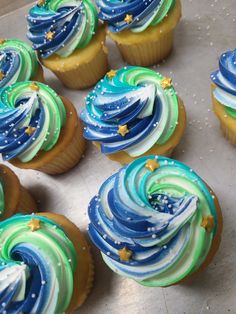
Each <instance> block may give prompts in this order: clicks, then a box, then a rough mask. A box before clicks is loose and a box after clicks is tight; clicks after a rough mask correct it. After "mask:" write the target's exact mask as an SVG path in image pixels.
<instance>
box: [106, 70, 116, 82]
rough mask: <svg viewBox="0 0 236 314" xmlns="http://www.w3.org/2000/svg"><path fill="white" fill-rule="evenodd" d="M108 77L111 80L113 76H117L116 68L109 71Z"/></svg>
mask: <svg viewBox="0 0 236 314" xmlns="http://www.w3.org/2000/svg"><path fill="white" fill-rule="evenodd" d="M107 76H108V78H109V79H110V80H111V79H113V77H115V76H116V71H115V70H111V71H109V72H108V73H107Z"/></svg>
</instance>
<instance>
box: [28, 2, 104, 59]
mask: <svg viewBox="0 0 236 314" xmlns="http://www.w3.org/2000/svg"><path fill="white" fill-rule="evenodd" d="M27 20H28V25H29V28H28V33H27V36H28V38H29V40H30V41H31V42H32V43H33V49H35V50H37V51H38V52H39V54H40V56H41V57H42V58H48V57H49V56H51V55H52V54H54V53H56V54H57V55H59V56H61V57H68V56H70V55H71V54H72V53H73V52H74V50H75V49H77V48H84V47H86V46H87V45H88V44H89V42H90V40H91V39H92V37H93V35H94V34H95V32H96V29H97V24H98V17H97V11H96V8H95V6H94V4H93V2H92V1H91V0H84V1H81V0H70V1H67V0H62V1H56V0H47V1H46V3H45V4H44V5H42V6H39V5H35V6H34V7H33V8H32V9H31V10H30V11H29V14H28V17H27ZM48 33H51V37H50V38H49V39H48V38H47V34H48Z"/></svg>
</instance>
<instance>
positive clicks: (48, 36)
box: [46, 31, 55, 41]
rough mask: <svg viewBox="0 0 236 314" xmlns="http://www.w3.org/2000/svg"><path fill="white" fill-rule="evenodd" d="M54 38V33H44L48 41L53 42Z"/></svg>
mask: <svg viewBox="0 0 236 314" xmlns="http://www.w3.org/2000/svg"><path fill="white" fill-rule="evenodd" d="M54 36H55V32H51V31H49V32H47V33H46V38H47V40H49V41H51V40H53V38H54Z"/></svg>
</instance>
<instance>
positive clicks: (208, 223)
mask: <svg viewBox="0 0 236 314" xmlns="http://www.w3.org/2000/svg"><path fill="white" fill-rule="evenodd" d="M201 227H203V228H205V229H206V231H207V232H211V231H212V229H213V228H214V217H213V216H211V215H209V216H206V217H204V218H203V220H202V223H201Z"/></svg>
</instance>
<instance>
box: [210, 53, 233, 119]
mask: <svg viewBox="0 0 236 314" xmlns="http://www.w3.org/2000/svg"><path fill="white" fill-rule="evenodd" d="M211 80H212V82H213V83H214V84H215V85H216V86H217V88H216V89H215V90H214V92H213V94H214V97H215V98H216V99H217V100H218V101H219V102H220V103H221V104H222V105H224V106H226V108H225V110H226V112H227V113H228V114H229V115H230V116H232V117H234V118H236V49H235V50H234V51H227V52H224V53H223V54H222V55H221V56H220V60H219V70H217V71H215V72H213V73H212V74H211Z"/></svg>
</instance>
